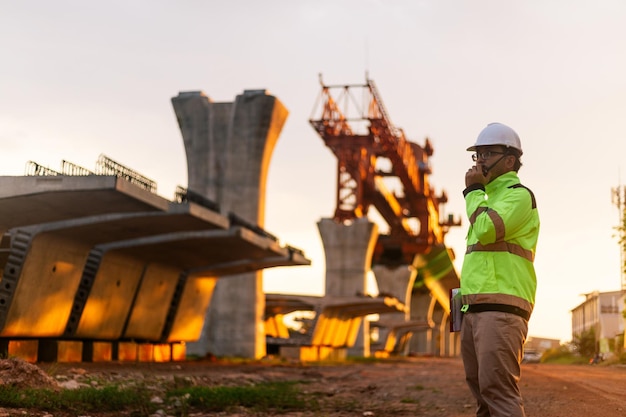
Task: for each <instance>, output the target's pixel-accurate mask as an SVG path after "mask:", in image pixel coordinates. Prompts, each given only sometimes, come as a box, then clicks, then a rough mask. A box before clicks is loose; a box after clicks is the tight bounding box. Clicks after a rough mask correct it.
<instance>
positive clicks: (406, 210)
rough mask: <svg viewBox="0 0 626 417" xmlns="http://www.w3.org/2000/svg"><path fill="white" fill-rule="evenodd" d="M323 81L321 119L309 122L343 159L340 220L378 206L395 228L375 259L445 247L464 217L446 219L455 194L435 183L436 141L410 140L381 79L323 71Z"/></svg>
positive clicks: (393, 261)
mask: <svg viewBox="0 0 626 417" xmlns="http://www.w3.org/2000/svg"><path fill="white" fill-rule="evenodd" d="M320 83H321V84H322V92H321V94H320V97H319V98H318V102H317V104H316V108H315V109H314V116H315V113H317V114H319V117H317V118H313V117H312V118H311V119H310V120H309V122H310V123H311V125H312V126H313V128H315V130H316V131H317V133H318V134H319V135H320V136H321V137H322V139H323V140H324V142H325V144H326V146H328V147H329V148H330V149H331V150H332V152H333V153H334V154H335V156H336V157H337V162H338V164H337V206H336V209H335V215H334V219H335V220H336V221H338V222H342V223H343V222H349V221H352V220H354V219H356V218H360V217H365V216H367V213H368V209H369V208H370V206H374V207H375V208H376V210H377V211H378V213H379V214H380V215H381V216H382V218H383V219H384V220H385V222H386V223H387V225H388V226H389V232H388V234H382V233H381V235H380V236H379V238H378V242H377V245H376V249H375V251H374V258H373V261H372V262H373V264H382V265H388V266H395V265H399V264H411V263H412V262H413V259H414V257H415V255H417V254H424V253H427V252H428V251H429V250H430V249H431V248H432V247H433V246H439V245H442V244H443V240H444V236H445V234H446V233H447V231H448V229H449V228H450V226H457V225H459V224H460V221H459V222H455V221H454V219H453V217H452V216H448V218H447V219H446V220H445V221H441V220H440V215H439V214H440V207H441V205H442V204H444V203H446V202H447V200H448V197H447V195H446V193H445V192H442V193H441V194H440V195H438V196H437V195H435V193H434V190H433V189H432V188H431V187H430V185H429V182H428V176H429V174H430V173H431V169H430V165H429V161H428V158H429V157H430V156H432V154H433V147H432V145H431V143H430V141H429V140H428V138H426V140H425V143H424V146H420V145H418V144H417V143H413V142H410V141H408V140H407V139H406V137H405V135H404V132H403V130H402V129H400V128H397V127H395V126H394V125H393V124H392V123H391V120H390V118H389V115H388V113H387V111H386V109H385V106H384V105H383V102H382V100H381V97H380V94H379V92H378V90H377V89H376V86H375V84H374V81H372V80H370V79H367V82H366V84H360V85H337V86H329V85H324V83H323V82H322V80H321V76H320ZM333 93H334V94H335V96H333ZM358 96H360V97H361V99H360V100H357V99H356V97H358ZM320 113H321V114H320ZM389 186H391V188H392V189H391V190H390V189H389Z"/></svg>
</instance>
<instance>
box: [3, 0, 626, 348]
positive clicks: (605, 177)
mask: <svg viewBox="0 0 626 417" xmlns="http://www.w3.org/2000/svg"><path fill="white" fill-rule="evenodd" d="M624 22H626V2H624V1H622V0H600V1H594V2H591V1H587V0H567V1H564V0H551V1H546V0H526V1H508V0H473V1H463V0H431V1H428V0H421V1H417V0H389V1H382V0H346V1H340V0H332V1H331V0H315V1H309V0H265V1H256V0H233V1H222V0H219V1H213V0H205V1H200V0H193V1H192V0H176V1H173V0H172V1H163V0H124V1H120V0H113V1H107V2H95V1H84V0H76V1H68V0H58V1H54V2H52V1H44V0H20V1H10V0H0V51H2V60H1V62H0V143H1V144H2V150H3V152H2V155H3V158H2V165H1V166H0V175H23V174H24V167H25V164H26V161H28V160H33V161H35V162H38V163H40V164H42V165H46V166H48V167H49V168H52V169H57V170H58V169H60V166H61V160H63V159H65V160H68V161H71V162H74V163H76V164H79V165H82V166H84V167H86V168H89V169H93V168H95V163H96V160H97V158H98V155H100V154H101V153H103V154H105V155H107V156H109V157H110V158H112V159H114V160H116V161H118V162H120V163H122V164H124V165H126V166H128V167H130V168H133V169H135V170H137V171H139V172H140V173H142V174H143V175H145V176H147V177H149V178H151V179H153V180H155V181H156V182H157V183H158V193H159V194H160V195H162V196H164V197H167V198H170V199H171V198H173V195H174V190H175V187H176V185H179V184H180V185H183V186H186V184H187V168H186V157H185V153H184V148H183V142H182V137H181V134H180V131H179V129H178V125H177V122H176V118H175V116H174V112H173V109H172V106H171V103H170V99H171V98H172V97H174V96H176V95H177V94H178V93H179V92H180V91H189V90H202V91H204V92H205V93H206V94H207V95H208V96H209V97H210V98H211V99H213V100H214V101H218V102H219V101H233V100H234V99H235V97H236V96H237V94H240V93H242V92H243V91H244V90H246V89H261V88H265V89H267V90H269V92H270V93H271V94H273V95H275V96H276V97H277V98H278V99H279V100H280V101H281V102H282V103H283V104H284V105H285V106H286V107H287V109H289V112H290V115H289V118H288V119H287V122H286V124H285V126H284V128H283V131H282V133H281V136H280V138H279V141H278V144H277V146H276V149H275V151H274V154H273V157H272V165H271V168H270V173H269V179H268V189H267V193H268V194H267V205H266V221H265V228H266V229H267V230H268V231H269V232H271V233H273V234H274V235H276V236H278V237H279V238H280V239H281V241H282V242H283V243H288V244H290V245H293V246H296V247H299V248H301V249H303V250H304V251H305V254H306V255H307V256H308V257H309V258H310V259H311V260H312V262H313V265H312V266H311V267H292V268H284V269H282V270H278V269H277V270H266V271H265V289H266V291H267V292H283V293H296V294H314V295H321V294H322V293H323V291H324V254H323V248H322V245H321V240H320V237H319V233H318V230H317V222H318V221H319V220H320V219H321V218H325V217H331V216H332V214H333V212H334V209H335V186H336V184H335V175H336V160H335V158H334V156H333V155H332V153H331V152H330V150H329V149H327V148H326V147H325V146H324V143H323V141H322V139H321V138H320V137H319V136H318V135H317V134H316V133H315V131H314V130H313V129H312V128H311V127H310V125H309V123H308V119H309V118H310V117H311V112H312V110H313V106H314V104H315V101H316V99H317V96H318V94H319V92H320V85H319V81H318V74H319V73H322V74H323V79H324V81H325V82H326V83H327V84H358V83H363V82H364V81H365V75H366V73H367V74H369V77H370V78H372V79H373V80H374V81H375V82H376V84H377V86H378V88H379V91H380V93H381V95H382V98H383V101H384V103H385V105H386V107H387V109H388V111H389V114H390V116H391V119H392V121H393V122H394V124H395V125H396V126H398V127H401V128H403V129H404V131H405V133H406V134H407V136H408V138H409V139H410V140H412V141H414V142H417V143H420V144H423V141H424V138H425V137H429V138H430V140H431V142H432V144H433V146H434V148H435V154H434V156H433V157H432V158H431V164H432V168H433V175H432V176H431V183H432V184H433V185H434V187H435V188H436V189H437V190H442V189H445V190H446V191H447V193H448V196H449V200H450V201H449V203H448V204H447V206H446V208H445V213H446V214H447V213H451V214H455V215H456V216H462V217H463V222H464V223H463V226H462V227H460V228H457V229H456V230H454V231H453V232H451V233H449V235H448V237H447V240H446V242H447V244H448V245H449V246H450V247H452V248H453V249H454V250H455V252H456V254H457V257H458V259H457V266H458V269H459V270H460V265H461V257H462V254H463V251H464V245H465V244H464V237H465V232H466V230H467V229H466V228H467V219H466V216H465V213H464V201H463V196H462V190H463V188H464V174H465V171H466V170H467V168H468V167H469V166H470V165H471V163H472V162H471V159H470V154H469V153H468V152H466V151H465V149H466V148H467V147H468V146H469V145H471V144H473V142H474V140H475V138H476V136H477V135H478V132H479V131H480V130H481V129H482V128H483V127H484V126H485V125H486V124H487V123H489V122H493V121H498V122H502V123H505V124H508V125H510V126H511V127H513V128H514V129H515V130H516V131H517V132H518V134H519V135H520V137H521V140H522V146H523V148H524V156H523V158H522V161H523V163H524V166H523V167H522V169H521V171H520V177H521V179H522V183H523V184H525V185H526V186H528V187H530V188H531V189H532V190H533V191H534V192H535V195H536V197H537V201H538V208H539V211H540V217H541V223H542V226H541V227H542V229H541V236H540V240H539V246H538V249H537V256H536V262H535V266H536V270H537V275H538V282H539V283H538V293H537V303H536V307H535V313H534V314H533V317H532V318H531V321H530V330H529V335H530V336H534V337H552V338H557V339H561V340H562V341H568V340H571V315H570V310H571V309H573V308H574V307H576V306H577V305H578V304H580V303H581V302H582V301H583V300H584V298H583V297H581V294H583V293H589V292H592V291H594V290H600V291H614V290H618V289H619V287H620V265H619V264H620V255H619V247H618V244H617V239H616V238H615V237H614V235H615V231H614V227H615V226H616V225H617V224H618V219H619V215H618V210H617V208H616V207H615V206H613V205H612V202H611V189H612V188H613V187H616V186H618V185H619V184H620V182H621V181H623V182H624V183H626V163H625V162H626V140H625V139H626V125H625V123H624V114H626V25H624ZM620 172H623V173H622V174H620ZM621 177H623V178H621Z"/></svg>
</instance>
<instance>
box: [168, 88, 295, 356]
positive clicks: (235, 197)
mask: <svg viewBox="0 0 626 417" xmlns="http://www.w3.org/2000/svg"><path fill="white" fill-rule="evenodd" d="M172 104H173V107H174V111H175V113H176V117H177V119H178V124H179V126H180V130H181V133H182V136H183V142H184V144H185V151H186V154H187V173H188V189H189V190H191V191H193V192H196V193H198V194H200V195H202V196H204V197H206V198H208V199H210V200H212V201H214V202H216V203H218V204H219V206H220V211H221V212H222V213H223V214H227V213H228V212H233V213H235V214H236V215H237V216H238V217H241V218H243V219H244V220H246V221H248V222H250V223H253V224H257V225H259V226H261V227H263V225H264V222H265V189H266V181H267V173H268V169H269V163H270V159H271V156H272V152H273V150H274V146H275V145H276V142H277V140H278V136H279V135H280V132H281V130H282V128H283V125H284V123H285V120H286V119H287V115H288V111H287V109H286V108H285V107H284V106H283V104H282V103H281V102H280V101H279V100H278V99H277V98H276V97H274V96H272V95H269V94H267V93H266V91H265V90H245V91H244V93H243V94H240V95H238V96H237V98H236V99H235V101H234V102H233V103H214V102H212V101H211V100H210V99H209V97H207V96H206V95H205V94H204V93H202V92H200V91H195V92H181V93H180V94H179V95H178V96H177V97H174V98H172ZM264 308H265V295H264V293H263V282H262V272H261V271H259V272H252V273H246V274H239V275H235V276H228V277H225V278H222V279H220V280H219V281H218V283H217V285H216V286H215V291H214V293H213V297H212V300H211V304H210V307H209V310H208V312H207V316H206V319H205V323H204V326H203V330H202V336H201V337H200V340H199V341H198V342H196V343H190V344H188V347H187V352H188V353H189V354H193V355H200V356H204V355H206V354H207V353H212V354H214V355H217V356H237V357H246V358H260V357H263V356H265V332H264V328H263V313H264Z"/></svg>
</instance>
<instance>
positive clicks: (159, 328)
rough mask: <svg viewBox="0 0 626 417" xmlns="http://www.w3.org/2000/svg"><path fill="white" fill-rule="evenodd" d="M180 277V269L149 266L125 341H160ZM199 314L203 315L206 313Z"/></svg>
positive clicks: (129, 320) (159, 265)
mask: <svg viewBox="0 0 626 417" xmlns="http://www.w3.org/2000/svg"><path fill="white" fill-rule="evenodd" d="M180 275H181V270H180V269H179V268H173V267H170V266H169V265H167V264H163V263H156V262H155V263H150V264H148V265H146V268H145V270H144V273H143V276H142V278H141V283H140V285H139V287H138V288H137V291H136V294H135V298H134V299H133V303H132V308H131V310H130V314H129V317H128V321H127V323H126V324H125V326H124V332H123V334H122V338H123V339H128V340H150V341H158V340H160V339H161V336H162V335H163V328H164V327H165V322H166V319H167V313H168V311H169V308H170V300H172V298H173V297H174V292H175V291H176V284H177V282H178V278H179V276H180ZM197 313H199V315H202V314H203V313H204V311H198V312H197ZM182 340H189V339H187V338H185V339H182Z"/></svg>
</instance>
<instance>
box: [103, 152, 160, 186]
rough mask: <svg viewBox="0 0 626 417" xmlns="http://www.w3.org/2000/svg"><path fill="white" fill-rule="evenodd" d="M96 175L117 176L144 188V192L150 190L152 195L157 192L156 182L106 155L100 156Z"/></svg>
mask: <svg viewBox="0 0 626 417" xmlns="http://www.w3.org/2000/svg"><path fill="white" fill-rule="evenodd" d="M96 174H97V175H115V176H116V177H120V178H123V179H125V180H126V181H128V182H130V183H132V184H135V185H137V186H139V187H141V188H143V189H144V190H148V191H150V192H152V193H155V192H156V188H157V185H156V182H155V181H153V180H151V179H150V178H148V177H144V176H143V175H141V174H139V173H138V172H137V171H134V170H132V169H130V168H128V167H126V166H124V165H122V164H120V163H119V162H116V161H114V160H112V159H111V158H109V157H107V156H105V155H100V156H99V157H98V162H97V163H96Z"/></svg>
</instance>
